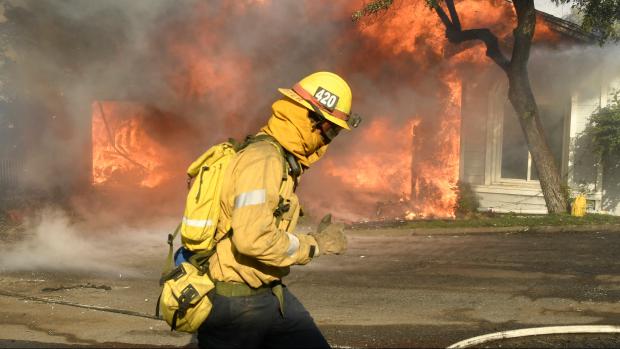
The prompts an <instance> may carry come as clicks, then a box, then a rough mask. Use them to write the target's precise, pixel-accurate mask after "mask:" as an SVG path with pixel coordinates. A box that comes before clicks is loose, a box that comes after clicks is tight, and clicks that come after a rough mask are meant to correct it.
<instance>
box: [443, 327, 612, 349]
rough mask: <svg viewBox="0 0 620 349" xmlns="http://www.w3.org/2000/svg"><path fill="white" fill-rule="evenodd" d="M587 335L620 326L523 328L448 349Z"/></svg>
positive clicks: (472, 340) (607, 331)
mask: <svg viewBox="0 0 620 349" xmlns="http://www.w3.org/2000/svg"><path fill="white" fill-rule="evenodd" d="M587 333H620V326H613V325H577V326H549V327H533V328H523V329H519V330H511V331H502V332H495V333H490V334H485V335H482V336H477V337H472V338H468V339H465V340H462V341H460V342H457V343H454V344H452V345H450V346H449V347H448V348H447V349H461V348H469V347H473V346H475V345H479V344H482V343H486V342H492V341H496V340H500V339H507V338H517V337H529V336H539V335H548V334H587Z"/></svg>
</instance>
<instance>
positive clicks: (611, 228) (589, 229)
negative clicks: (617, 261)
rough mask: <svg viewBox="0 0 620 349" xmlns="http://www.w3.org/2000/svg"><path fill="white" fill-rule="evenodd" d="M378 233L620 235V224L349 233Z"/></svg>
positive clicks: (352, 230)
mask: <svg viewBox="0 0 620 349" xmlns="http://www.w3.org/2000/svg"><path fill="white" fill-rule="evenodd" d="M368 231H371V232H372V231H376V232H381V233H386V232H389V233H390V234H396V235H466V234H497V233H505V234H510V233H512V234H514V233H603V232H604V233H616V232H617V233H620V224H594V225H561V226H532V227H527V226H512V227H454V228H398V227H390V228H380V227H368V228H361V227H354V228H351V227H349V228H348V229H347V232H348V233H354V232H358V233H359V232H368Z"/></svg>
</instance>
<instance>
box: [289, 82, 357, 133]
mask: <svg viewBox="0 0 620 349" xmlns="http://www.w3.org/2000/svg"><path fill="white" fill-rule="evenodd" d="M278 91H280V93H282V94H283V95H285V96H286V97H288V98H290V99H292V100H293V101H294V102H296V103H299V104H301V105H303V106H304V107H305V108H306V109H308V110H311V111H314V108H312V105H310V102H308V101H306V100H305V99H303V98H301V97H300V96H299V95H298V94H297V93H296V92H295V91H293V90H291V89H289V88H279V89H278ZM319 111H320V112H321V114H322V115H323V117H325V119H327V120H328V121H329V122H331V123H333V124H336V125H338V126H340V127H342V128H344V129H345V130H351V128H350V127H349V124H347V122H346V121H344V120H342V119H339V118H337V117H335V116H333V115H331V114H329V113H327V112H325V111H324V110H319Z"/></svg>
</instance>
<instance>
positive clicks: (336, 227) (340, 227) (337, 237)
mask: <svg viewBox="0 0 620 349" xmlns="http://www.w3.org/2000/svg"><path fill="white" fill-rule="evenodd" d="M310 235H312V236H313V237H314V239H315V240H316V242H317V244H318V245H319V255H322V254H342V253H344V252H345V251H346V250H347V237H346V236H345V235H344V224H342V223H332V215H331V214H328V215H326V216H325V217H323V219H322V220H321V223H319V227H318V229H317V231H316V232H312V233H310Z"/></svg>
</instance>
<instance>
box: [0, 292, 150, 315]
mask: <svg viewBox="0 0 620 349" xmlns="http://www.w3.org/2000/svg"><path fill="white" fill-rule="evenodd" d="M0 296H5V297H12V298H17V299H23V300H28V301H34V302H43V303H49V304H60V305H67V306H70V307H77V308H84V309H91V310H98V311H105V312H109V313H116V314H123V315H129V316H137V317H141V318H146V319H153V320H161V319H160V318H159V317H157V316H155V315H150V314H145V313H140V312H137V311H131V310H124V309H115V308H110V307H104V306H99V305H88V304H80V303H74V302H67V301H62V300H59V299H53V298H46V297H34V296H26V295H23V294H19V293H12V292H7V291H3V290H0Z"/></svg>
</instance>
